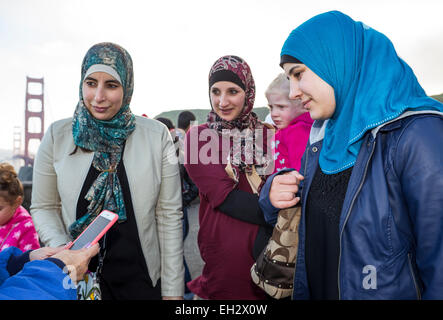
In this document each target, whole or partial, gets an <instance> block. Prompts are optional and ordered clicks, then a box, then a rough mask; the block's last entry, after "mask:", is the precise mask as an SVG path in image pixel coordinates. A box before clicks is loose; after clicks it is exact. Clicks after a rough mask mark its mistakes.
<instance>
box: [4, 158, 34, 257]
mask: <svg viewBox="0 0 443 320" xmlns="http://www.w3.org/2000/svg"><path fill="white" fill-rule="evenodd" d="M23 195H24V192H23V185H22V184H21V182H20V180H19V179H18V178H17V173H16V172H15V170H14V167H13V166H11V165H10V164H9V163H5V162H4V163H0V251H2V250H3V249H6V248H9V247H17V248H19V249H20V250H22V251H28V250H34V249H38V248H40V244H39V240H38V235H37V232H36V231H35V227H34V223H33V222H32V218H31V216H30V215H29V213H28V212H27V211H26V209H25V208H23V207H22V205H21V204H22V202H23Z"/></svg>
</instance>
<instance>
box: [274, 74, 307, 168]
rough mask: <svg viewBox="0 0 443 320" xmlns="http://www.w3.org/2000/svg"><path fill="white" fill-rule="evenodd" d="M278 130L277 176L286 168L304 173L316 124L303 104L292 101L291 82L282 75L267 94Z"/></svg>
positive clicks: (276, 147) (276, 145) (276, 140)
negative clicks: (307, 150)
mask: <svg viewBox="0 0 443 320" xmlns="http://www.w3.org/2000/svg"><path fill="white" fill-rule="evenodd" d="M265 95H266V98H267V99H268V105H269V108H270V111H271V117H272V120H273V121H274V124H275V126H276V127H277V129H278V130H277V133H276V134H275V140H274V163H275V167H274V173H275V172H277V171H280V170H282V169H285V168H294V169H296V170H300V162H301V158H302V156H303V153H304V151H305V149H306V144H307V142H308V138H309V133H310V131H311V126H312V124H313V122H314V121H313V120H312V119H311V117H310V115H309V112H307V110H305V109H304V108H303V105H302V103H301V101H300V100H290V99H289V80H288V79H287V78H286V75H285V74H284V73H281V74H279V75H278V76H277V78H275V79H274V81H272V83H271V84H270V85H269V87H268V89H267V90H266V92H265Z"/></svg>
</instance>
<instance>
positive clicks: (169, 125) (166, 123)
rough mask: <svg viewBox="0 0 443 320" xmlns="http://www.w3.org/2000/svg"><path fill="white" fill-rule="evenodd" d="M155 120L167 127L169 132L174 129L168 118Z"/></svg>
mask: <svg viewBox="0 0 443 320" xmlns="http://www.w3.org/2000/svg"><path fill="white" fill-rule="evenodd" d="M155 120H157V121H160V122H161V123H163V124H164V125H165V126H167V127H168V129H169V130H171V129H174V125H173V124H172V121H171V120H169V119H168V118H162V117H160V118H156V119H155Z"/></svg>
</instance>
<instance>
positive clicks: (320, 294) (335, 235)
mask: <svg viewBox="0 0 443 320" xmlns="http://www.w3.org/2000/svg"><path fill="white" fill-rule="evenodd" d="M351 173H352V167H351V168H349V169H346V170H345V171H342V172H339V173H337V174H331V175H327V174H325V173H323V172H322V170H321V168H320V166H318V169H317V171H316V172H315V175H314V178H313V180H312V183H311V187H310V189H309V194H308V198H307V203H306V245H305V254H306V272H307V278H308V284H309V291H310V296H311V299H313V300H337V299H338V298H339V294H338V262H339V254H340V235H339V223H340V213H341V210H342V207H343V202H344V199H345V195H346V189H347V187H348V182H349V178H350V177H351Z"/></svg>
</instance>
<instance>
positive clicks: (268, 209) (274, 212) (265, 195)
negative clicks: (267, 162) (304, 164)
mask: <svg viewBox="0 0 443 320" xmlns="http://www.w3.org/2000/svg"><path fill="white" fill-rule="evenodd" d="M293 170H294V169H283V170H281V171H279V172H276V173H274V174H273V175H271V176H269V177H268V179H267V180H266V183H265V184H264V185H263V187H262V189H261V191H260V198H259V200H258V204H259V205H260V208H261V209H262V211H263V216H264V217H265V220H266V222H267V223H269V224H270V225H272V226H275V224H276V223H277V216H278V212H279V211H280V209H278V208H276V207H274V206H273V205H272V204H271V200H269V191H270V190H271V185H272V181H273V180H274V177H275V176H277V175H279V174H282V173H285V172H289V171H293Z"/></svg>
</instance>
